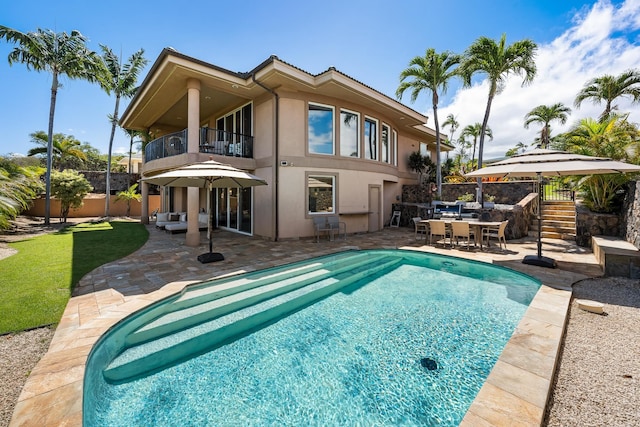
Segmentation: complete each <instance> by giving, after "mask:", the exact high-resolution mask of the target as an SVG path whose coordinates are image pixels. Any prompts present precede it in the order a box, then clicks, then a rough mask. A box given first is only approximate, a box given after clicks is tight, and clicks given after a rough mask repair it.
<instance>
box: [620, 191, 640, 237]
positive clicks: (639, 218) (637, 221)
mask: <svg viewBox="0 0 640 427" xmlns="http://www.w3.org/2000/svg"><path fill="white" fill-rule="evenodd" d="M622 227H623V229H624V234H623V237H624V238H625V240H626V241H627V242H630V243H631V244H633V245H634V246H635V247H636V248H639V249H640V180H638V181H631V182H629V183H628V184H627V196H626V197H625V200H624V204H623V205H622Z"/></svg>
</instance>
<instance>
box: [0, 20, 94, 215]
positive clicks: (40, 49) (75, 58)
mask: <svg viewBox="0 0 640 427" xmlns="http://www.w3.org/2000/svg"><path fill="white" fill-rule="evenodd" d="M0 39H5V40H6V41H7V42H9V43H17V46H16V47H15V48H14V49H13V50H12V51H11V52H10V53H9V57H8V60H9V65H13V63H15V62H20V63H23V64H25V65H26V66H27V69H28V70H34V71H38V72H40V71H45V72H48V73H51V76H52V79H51V102H50V106H49V128H48V133H47V141H48V145H47V175H46V180H45V214H44V223H45V224H49V218H50V209H51V172H52V169H53V167H52V162H53V119H54V113H55V106H56V97H57V95H58V88H59V87H60V82H59V79H60V77H62V76H67V77H68V78H70V79H81V80H87V81H89V82H95V81H97V80H98V79H100V77H101V76H102V74H103V72H104V64H103V62H102V61H101V60H100V57H99V56H98V55H97V54H96V53H95V52H93V51H91V50H89V49H88V48H87V45H86V41H87V39H86V38H85V37H84V36H83V35H82V34H81V33H80V32H79V31H77V30H73V31H71V34H67V33H66V32H62V33H55V32H53V31H51V30H42V29H40V28H38V29H37V30H36V31H34V32H29V33H23V32H21V31H18V30H14V29H11V28H8V27H5V26H3V25H0Z"/></svg>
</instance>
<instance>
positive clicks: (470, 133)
mask: <svg viewBox="0 0 640 427" xmlns="http://www.w3.org/2000/svg"><path fill="white" fill-rule="evenodd" d="M482 132H483V127H482V123H476V124H473V125H467V126H465V128H464V129H462V132H461V133H460V137H461V138H465V140H466V138H467V137H473V154H471V164H472V165H473V163H474V160H475V158H476V144H477V142H478V137H480V134H481V133H482ZM484 135H485V136H488V137H489V139H491V140H493V131H492V130H491V128H490V127H489V126H487V127H486V128H484ZM472 170H473V169H472Z"/></svg>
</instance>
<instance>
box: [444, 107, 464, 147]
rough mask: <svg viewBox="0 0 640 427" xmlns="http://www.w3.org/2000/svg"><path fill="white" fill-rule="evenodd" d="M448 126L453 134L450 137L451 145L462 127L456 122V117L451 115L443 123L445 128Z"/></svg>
mask: <svg viewBox="0 0 640 427" xmlns="http://www.w3.org/2000/svg"><path fill="white" fill-rule="evenodd" d="M446 126H449V131H450V132H451V134H450V135H449V142H450V143H451V142H452V141H453V134H454V133H455V131H456V130H458V128H459V127H460V122H458V121H457V120H456V116H454V115H453V114H449V115H448V116H447V119H446V120H445V121H444V122H443V123H442V127H443V128H444V127H446Z"/></svg>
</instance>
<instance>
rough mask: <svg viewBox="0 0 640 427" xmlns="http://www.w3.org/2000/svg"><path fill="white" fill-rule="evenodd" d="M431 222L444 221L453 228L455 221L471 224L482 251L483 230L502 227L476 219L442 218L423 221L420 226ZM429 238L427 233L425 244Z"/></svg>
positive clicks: (494, 222) (498, 222) (476, 241)
mask: <svg viewBox="0 0 640 427" xmlns="http://www.w3.org/2000/svg"><path fill="white" fill-rule="evenodd" d="M430 221H444V223H445V225H446V226H447V227H449V228H450V227H451V223H452V222H454V221H466V222H468V223H469V227H471V228H473V236H474V238H475V243H476V244H477V243H479V244H480V250H482V229H483V228H485V227H499V226H500V221H480V220H476V219H474V218H469V219H464V220H460V219H456V218H441V219H423V220H421V221H419V223H420V224H427V225H429V222H430ZM427 236H428V233H425V235H424V239H425V242H426V240H427Z"/></svg>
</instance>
